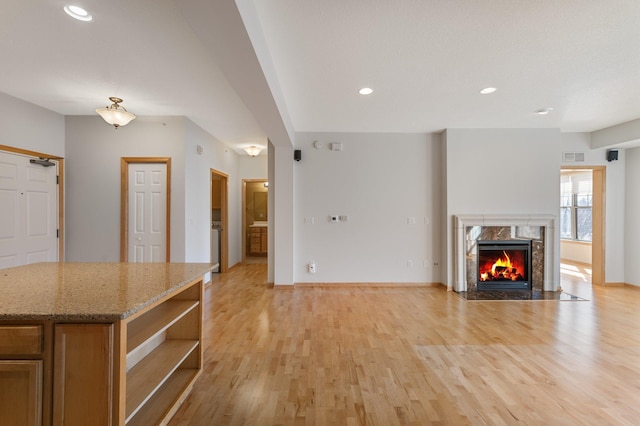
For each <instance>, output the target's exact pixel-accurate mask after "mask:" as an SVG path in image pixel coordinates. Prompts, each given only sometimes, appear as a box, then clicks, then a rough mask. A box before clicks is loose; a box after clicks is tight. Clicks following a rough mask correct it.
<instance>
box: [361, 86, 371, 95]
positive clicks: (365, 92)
mask: <svg viewBox="0 0 640 426" xmlns="http://www.w3.org/2000/svg"><path fill="white" fill-rule="evenodd" d="M358 93H360V94H361V95H370V94H372V93H373V89H372V88H370V87H363V88H362V89H360V90H358Z"/></svg>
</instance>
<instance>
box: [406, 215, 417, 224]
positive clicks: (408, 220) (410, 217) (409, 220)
mask: <svg viewBox="0 0 640 426" xmlns="http://www.w3.org/2000/svg"><path fill="white" fill-rule="evenodd" d="M415 224H416V218H415V217H414V216H409V217H407V225H415Z"/></svg>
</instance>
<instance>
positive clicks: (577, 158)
mask: <svg viewBox="0 0 640 426" xmlns="http://www.w3.org/2000/svg"><path fill="white" fill-rule="evenodd" d="M562 161H563V162H564V163H583V162H584V152H563V153H562Z"/></svg>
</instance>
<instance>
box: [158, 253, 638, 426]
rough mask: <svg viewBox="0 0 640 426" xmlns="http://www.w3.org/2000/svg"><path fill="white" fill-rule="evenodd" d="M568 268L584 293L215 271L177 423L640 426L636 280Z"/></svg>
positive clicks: (260, 270)
mask: <svg viewBox="0 0 640 426" xmlns="http://www.w3.org/2000/svg"><path fill="white" fill-rule="evenodd" d="M582 281H583V280H582V279H581V278H580V277H579V276H577V275H576V276H572V275H570V274H566V275H565V274H563V282H562V286H563V289H564V290H565V291H566V292H568V293H572V294H575V295H578V296H582V297H586V298H588V299H589V301H580V302H571V301H562V302H559V301H499V302H491V301H480V302H479V301H465V300H462V299H461V298H460V297H458V296H457V295H456V294H455V293H451V292H447V291H445V290H444V289H443V288H415V287H407V288H380V287H378V288H375V287H374V288H366V287H336V288H326V287H305V288H297V289H292V290H280V289H273V288H269V287H268V286H267V285H266V265H246V266H242V267H237V268H234V269H232V271H231V272H229V273H227V274H221V275H220V276H217V277H216V278H215V281H214V283H213V284H212V285H211V286H210V287H209V288H208V289H207V290H206V294H205V298H206V302H205V324H206V328H205V348H204V349H205V359H204V364H205V366H204V372H203V374H202V376H201V377H200V379H199V380H198V382H197V383H196V386H195V388H194V392H193V393H192V394H191V396H190V397H189V398H188V399H187V401H186V402H185V403H184V405H183V406H182V407H181V409H180V410H179V411H178V413H177V414H176V416H175V417H174V418H173V420H172V421H171V423H170V424H171V425H187V424H188V425H365V424H366V425H381V426H387V425H428V424H440V425H463V424H478V425H484V424H486V425H512V424H532V425H542V424H545V425H578V424H579V425H615V424H621V425H637V424H640V291H638V290H634V289H629V288H626V287H616V288H600V287H594V288H592V287H591V285H590V284H589V283H588V282H587V283H584V282H582Z"/></svg>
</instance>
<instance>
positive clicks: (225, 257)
mask: <svg viewBox="0 0 640 426" xmlns="http://www.w3.org/2000/svg"><path fill="white" fill-rule="evenodd" d="M214 177H215V179H219V180H221V181H222V184H221V185H220V198H221V200H220V226H221V227H222V230H221V232H220V272H221V273H223V272H227V271H228V270H229V211H228V210H229V189H228V185H229V175H228V174H226V173H224V172H221V171H220V170H216V169H209V194H211V192H212V181H213V179H214ZM211 205H212V200H209V227H211V223H212V222H213V213H212V211H211V210H212V209H211ZM209 244H211V241H209Z"/></svg>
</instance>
